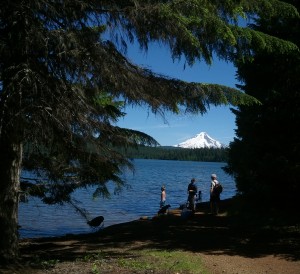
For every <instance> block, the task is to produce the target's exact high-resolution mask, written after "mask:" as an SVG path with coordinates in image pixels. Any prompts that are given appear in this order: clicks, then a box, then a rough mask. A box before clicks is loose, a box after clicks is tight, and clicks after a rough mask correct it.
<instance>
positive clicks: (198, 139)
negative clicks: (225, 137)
mask: <svg viewBox="0 0 300 274" xmlns="http://www.w3.org/2000/svg"><path fill="white" fill-rule="evenodd" d="M174 147H181V148H222V147H224V145H222V144H221V143H220V142H219V141H217V140H215V139H213V138H211V137H210V136H209V135H208V134H207V133H206V132H200V133H199V134H197V135H196V136H195V137H193V138H190V139H188V140H186V141H184V142H182V143H180V144H178V145H175V146H174Z"/></svg>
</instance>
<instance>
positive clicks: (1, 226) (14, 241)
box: [0, 134, 23, 264]
mask: <svg viewBox="0 0 300 274" xmlns="http://www.w3.org/2000/svg"><path fill="white" fill-rule="evenodd" d="M22 149H23V147H22V143H21V142H14V141H13V140H12V139H11V138H9V137H8V136H7V135H5V134H2V135H0V232H1V237H0V263H1V264H6V263H9V262H13V261H15V260H16V259H17V258H18V255H19V252H18V238H19V236H18V203H19V191H20V172H21V161H22Z"/></svg>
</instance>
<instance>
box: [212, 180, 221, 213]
mask: <svg viewBox="0 0 300 274" xmlns="http://www.w3.org/2000/svg"><path fill="white" fill-rule="evenodd" d="M219 184H220V183H219V182H218V180H217V175H216V174H211V183H210V212H211V214H216V215H218V214H219V203H220V192H218V191H216V189H217V187H218V185H219Z"/></svg>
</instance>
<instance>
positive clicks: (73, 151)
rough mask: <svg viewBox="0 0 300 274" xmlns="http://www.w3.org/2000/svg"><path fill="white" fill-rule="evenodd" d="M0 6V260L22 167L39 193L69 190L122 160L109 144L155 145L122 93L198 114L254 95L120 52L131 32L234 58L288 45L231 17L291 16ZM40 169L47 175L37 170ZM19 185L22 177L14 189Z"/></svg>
mask: <svg viewBox="0 0 300 274" xmlns="http://www.w3.org/2000/svg"><path fill="white" fill-rule="evenodd" d="M1 3H2V5H1V10H0V81H1V82H0V178H1V185H0V230H1V233H2V237H1V241H0V250H1V251H0V260H1V261H8V260H12V259H14V258H16V257H17V255H18V254H17V253H18V236H17V235H18V231H17V222H18V219H17V215H18V199H19V193H20V190H21V189H20V173H21V168H23V169H28V170H32V171H34V172H36V174H37V178H36V180H37V181H36V182H33V183H32V182H24V183H23V186H24V187H25V190H28V191H30V192H31V194H32V195H37V196H39V197H41V199H43V201H44V202H46V203H64V202H70V193H72V191H73V190H74V189H76V188H80V187H87V186H89V185H95V186H97V190H96V194H101V195H104V196H106V195H109V193H108V191H107V188H106V184H105V183H106V182H107V181H109V180H111V181H113V182H115V183H116V187H117V189H119V188H120V187H122V185H123V184H124V183H125V182H122V180H121V179H120V177H119V174H120V173H121V171H122V167H123V166H128V165H129V166H130V162H129V161H128V160H127V159H126V158H124V157H123V156H122V155H120V154H119V153H117V152H116V151H115V150H114V149H113V147H114V146H116V145H121V144H122V145H123V146H131V145H138V144H148V145H156V144H157V142H156V141H155V140H153V139H152V138H151V137H150V136H147V135H146V134H143V133H142V132H135V131H130V130H127V129H121V128H118V127H116V126H115V122H116V121H117V120H118V119H119V118H120V117H122V116H124V115H125V114H124V113H122V104H132V105H135V104H141V105H145V106H147V107H149V109H150V110H151V111H153V112H154V113H159V114H163V113H164V112H165V111H172V112H175V113H178V112H181V111H186V112H191V113H199V114H204V113H205V112H206V111H207V109H208V108H209V106H210V105H211V104H212V105H220V104H225V105H227V104H232V105H238V104H247V103H253V102H256V101H255V99H254V98H253V97H251V96H248V95H246V94H243V93H242V92H239V91H237V90H236V89H232V88H228V87H224V86H218V85H205V84H200V83H186V82H183V81H179V80H177V79H170V78H169V77H167V76H163V75H157V74H155V73H153V72H151V71H149V70H148V69H145V68H142V67H138V66H136V65H135V64H133V63H132V62H130V61H129V60H128V59H127V58H126V48H127V47H128V45H129V44H130V43H134V42H135V43H138V44H139V45H140V47H141V49H143V50H145V51H146V50H147V48H148V45H149V43H150V42H157V43H160V44H162V45H164V46H166V47H168V48H169V49H170V52H171V53H172V57H173V58H174V59H176V58H185V60H186V63H187V65H192V64H193V63H194V62H196V61H198V60H204V61H205V62H207V63H208V64H211V63H212V56H213V54H216V56H218V57H219V58H221V59H224V60H226V61H233V60H235V58H237V57H241V56H244V57H246V56H249V55H251V51H252V49H253V48H256V49H261V50H262V49H266V50H268V51H273V50H276V51H281V52H286V51H290V50H292V49H294V48H295V46H294V45H293V44H292V43H289V42H285V41H283V40H279V39H276V38H273V37H271V36H269V35H265V34H263V33H262V32H257V31H255V30H251V29H248V28H242V27H239V26H238V20H239V18H240V17H241V16H242V17H246V16H247V15H249V16H252V15H254V16H256V15H257V14H258V15H259V14H264V13H269V14H274V16H275V15H278V16H280V17H283V18H284V17H294V16H297V13H296V11H295V9H294V8H293V7H292V6H290V5H285V4H284V3H282V2H280V1H276V0H272V1H267V0H248V1H201V0H185V1H177V0H176V1H154V0H151V1H150V0H144V1H143V0H140V1H135V0H127V1H126V0H124V1H123V0H122V1H120V0H117V1H114V0H109V1H105V0H103V1H95V0H91V1H82V0H81V1H78V0H66V1H56V0H31V1H25V0H9V1H8V0H3V1H2V2H1ZM45 178H46V180H45ZM22 190H24V189H22Z"/></svg>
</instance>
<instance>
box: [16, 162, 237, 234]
mask: <svg viewBox="0 0 300 274" xmlns="http://www.w3.org/2000/svg"><path fill="white" fill-rule="evenodd" d="M134 165H135V172H134V173H132V172H125V174H124V179H125V180H126V181H127V182H128V184H129V185H130V186H131V187H130V188H124V190H123V191H122V192H121V193H120V194H118V195H114V194H112V196H111V198H110V199H108V200H107V199H102V198H96V199H93V198H92V194H93V190H94V189H93V188H90V189H80V190H77V191H76V192H75V193H74V195H73V197H74V198H75V199H76V200H78V201H80V202H81V203H80V204H79V206H80V207H81V208H84V209H85V210H86V211H87V212H88V218H89V219H92V218H94V217H97V216H99V215H102V216H104V227H107V226H110V225H113V224H118V223H124V222H128V221H132V220H136V219H139V218H140V217H142V216H148V217H153V216H154V215H155V214H156V213H157V211H158V209H159V202H160V187H161V185H165V186H166V192H167V203H168V204H170V205H171V208H178V207H179V206H180V205H181V204H183V203H185V202H186V200H187V185H188V184H189V182H190V180H191V178H193V177H194V178H196V179H197V186H198V190H201V191H202V201H203V202H205V201H208V200H209V187H210V174H212V173H216V174H217V176H218V180H219V181H220V182H221V183H222V185H223V187H224V189H223V193H222V194H221V199H226V198H231V197H232V196H234V195H235V193H236V188H235V183H234V180H233V178H232V177H230V176H228V175H227V174H225V173H224V171H223V170H222V167H223V166H225V165H226V164H225V163H213V162H191V161H165V160H144V159H136V160H134ZM109 188H110V190H111V191H112V192H113V184H110V185H109ZM19 225H20V226H21V228H20V230H19V232H20V237H21V238H33V237H49V236H61V235H65V234H67V233H73V234H78V233H88V232H93V231H95V229H93V228H91V227H90V226H88V225H87V223H86V219H85V218H84V217H83V216H81V215H80V214H79V213H78V212H76V210H75V209H74V207H72V206H70V205H65V206H59V205H51V206H49V205H44V204H43V203H41V202H40V201H39V199H36V198H29V199H28V202H26V203H20V206H19Z"/></svg>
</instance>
